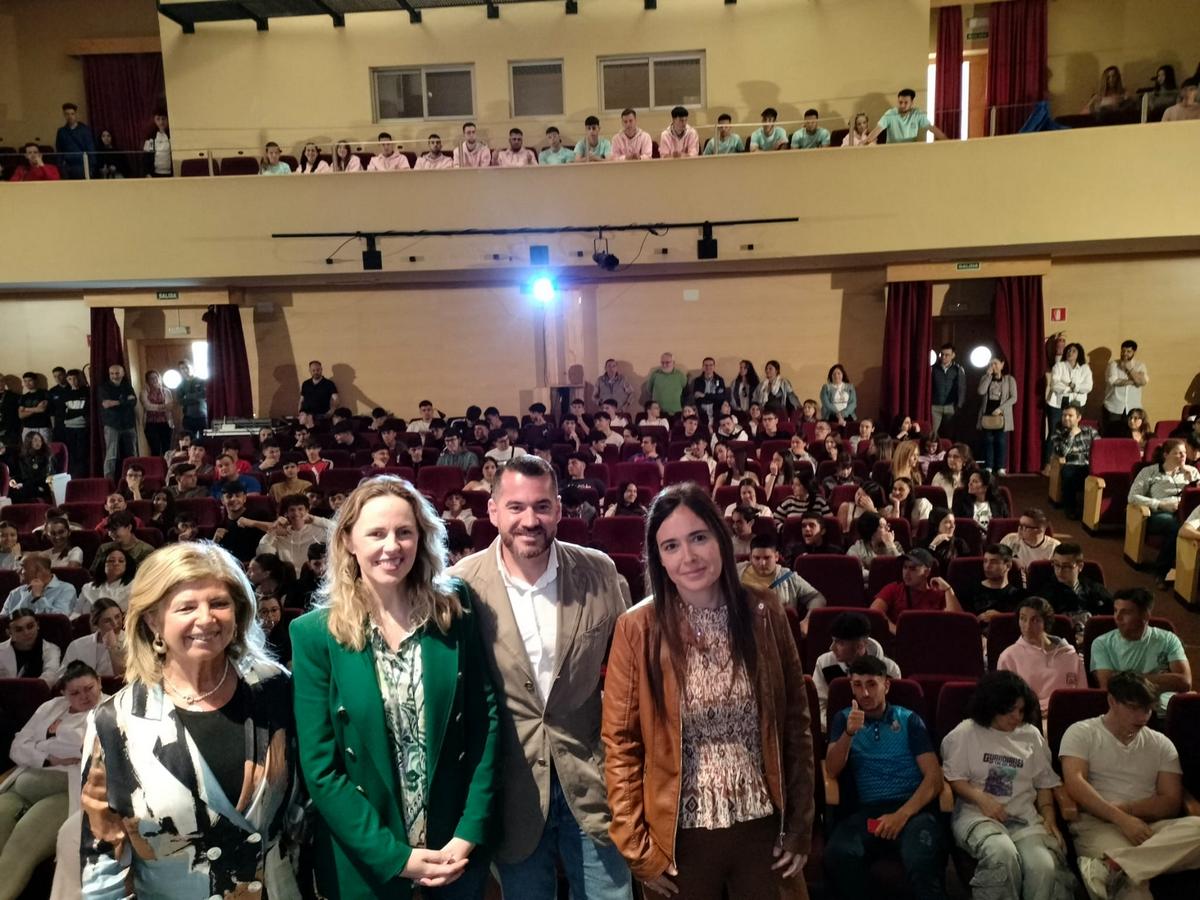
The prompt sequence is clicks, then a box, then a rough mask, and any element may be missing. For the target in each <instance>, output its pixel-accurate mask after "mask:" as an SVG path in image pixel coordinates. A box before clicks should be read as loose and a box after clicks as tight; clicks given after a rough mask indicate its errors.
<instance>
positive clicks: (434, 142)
mask: <svg viewBox="0 0 1200 900" xmlns="http://www.w3.org/2000/svg"><path fill="white" fill-rule="evenodd" d="M414 168H415V169H417V171H424V170H426V169H453V168H454V157H453V156H451V155H450V154H449V153H443V152H442V138H441V136H440V135H437V134H431V135H429V150H427V151H426V152H425V153H422V154H421V155H420V156H418V157H417V164H416V166H414Z"/></svg>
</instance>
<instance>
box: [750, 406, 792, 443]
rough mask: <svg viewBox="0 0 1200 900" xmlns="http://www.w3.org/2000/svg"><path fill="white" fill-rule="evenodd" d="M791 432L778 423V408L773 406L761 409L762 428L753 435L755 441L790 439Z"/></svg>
mask: <svg viewBox="0 0 1200 900" xmlns="http://www.w3.org/2000/svg"><path fill="white" fill-rule="evenodd" d="M791 438H792V432H791V431H790V430H789V429H787V428H785V427H784V426H782V425H780V424H779V410H778V409H776V408H775V407H773V406H768V407H765V408H764V409H763V411H762V429H761V430H760V431H759V432H758V434H757V435H755V441H756V443H759V444H761V443H762V442H763V441H790V440H791Z"/></svg>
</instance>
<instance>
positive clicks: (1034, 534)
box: [1000, 507, 1060, 572]
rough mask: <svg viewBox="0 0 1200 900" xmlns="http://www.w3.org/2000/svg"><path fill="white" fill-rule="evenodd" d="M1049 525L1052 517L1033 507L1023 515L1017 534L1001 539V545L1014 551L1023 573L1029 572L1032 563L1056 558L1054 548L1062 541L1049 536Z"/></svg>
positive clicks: (1015, 560) (1018, 566)
mask: <svg viewBox="0 0 1200 900" xmlns="http://www.w3.org/2000/svg"><path fill="white" fill-rule="evenodd" d="M1049 524H1050V517H1049V516H1048V515H1046V513H1045V512H1043V511H1042V510H1040V509H1037V508H1036V507H1032V508H1030V509H1027V510H1025V511H1023V512H1022V513H1021V518H1020V520H1019V521H1018V522H1017V530H1016V532H1015V533H1013V534H1006V535H1005V536H1004V537H1002V538H1000V543H1001V544H1003V545H1004V546H1005V547H1007V548H1008V549H1009V550H1011V551H1012V555H1013V562H1015V563H1016V564H1017V568H1018V569H1020V570H1021V571H1022V572H1026V571H1028V570H1029V564H1030V563H1031V562H1034V561H1035V560H1041V559H1050V558H1052V557H1053V556H1054V548H1055V547H1057V546H1058V545H1059V543H1060V541H1059V540H1058V538H1052V537H1049V536H1047V534H1046V526H1047V525H1049Z"/></svg>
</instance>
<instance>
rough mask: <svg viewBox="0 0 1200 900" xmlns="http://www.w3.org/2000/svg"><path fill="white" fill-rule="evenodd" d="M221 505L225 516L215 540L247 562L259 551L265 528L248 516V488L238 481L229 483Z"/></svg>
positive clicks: (222, 495) (214, 533)
mask: <svg viewBox="0 0 1200 900" xmlns="http://www.w3.org/2000/svg"><path fill="white" fill-rule="evenodd" d="M221 505H222V506H223V507H224V510H225V517H224V519H223V520H222V521H221V523H220V524H219V525H218V526H217V529H216V531H214V532H213V542H214V543H217V544H220V545H221V546H222V547H223V548H225V549H226V550H228V551H229V552H230V553H232V554H233V556H234V558H235V559H237V560H240V561H241V562H243V563H247V562H249V561H250V560H251V559H253V558H254V554H255V553H257V552H258V544H259V542H260V541H261V540H262V536H263V529H262V528H260V527H259V525H258V524H257V523H255V522H254V521H253V520H251V519H249V518H247V516H246V489H245V488H244V487H242V486H241V485H240V484H238V483H236V482H235V483H233V484H230V485H227V486H226V487H225V488H223V489H222V493H221ZM267 524H268V525H269V523H267Z"/></svg>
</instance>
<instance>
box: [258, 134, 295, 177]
mask: <svg viewBox="0 0 1200 900" xmlns="http://www.w3.org/2000/svg"><path fill="white" fill-rule="evenodd" d="M282 155H283V151H282V150H281V149H280V148H279V145H278V144H277V143H275V142H274V141H267V143H266V146H264V147H263V156H262V159H260V160H259V161H258V174H259V175H291V174H292V167H291V166H289V165H288V164H287V163H285V162H284V161H283V160H282V159H281V156H282Z"/></svg>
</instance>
